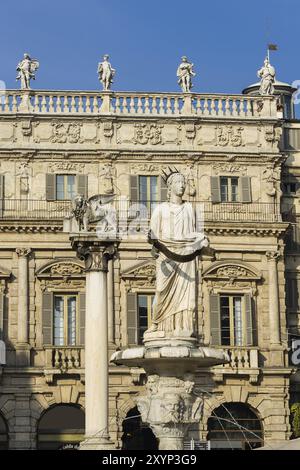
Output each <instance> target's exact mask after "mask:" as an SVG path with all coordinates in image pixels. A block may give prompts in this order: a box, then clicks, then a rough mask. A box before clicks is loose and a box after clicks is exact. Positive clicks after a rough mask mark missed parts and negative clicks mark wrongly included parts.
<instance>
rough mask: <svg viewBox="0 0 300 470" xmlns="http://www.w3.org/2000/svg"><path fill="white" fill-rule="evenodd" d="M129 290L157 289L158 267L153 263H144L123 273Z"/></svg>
mask: <svg viewBox="0 0 300 470" xmlns="http://www.w3.org/2000/svg"><path fill="white" fill-rule="evenodd" d="M122 279H124V280H125V282H126V286H127V288H128V290H132V289H138V288H140V287H146V288H149V289H151V288H152V289H153V288H155V279H156V267H155V264H154V263H152V262H144V263H143V264H141V265H139V266H135V267H134V268H132V269H129V270H126V271H124V272H123V273H122Z"/></svg>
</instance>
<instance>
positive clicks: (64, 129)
mask: <svg viewBox="0 0 300 470" xmlns="http://www.w3.org/2000/svg"><path fill="white" fill-rule="evenodd" d="M52 126H53V129H52V137H51V142H53V143H60V144H65V143H70V144H76V143H78V142H79V141H80V133H81V126H82V124H81V123H80V124H78V123H77V122H73V123H63V122H53V123H52Z"/></svg>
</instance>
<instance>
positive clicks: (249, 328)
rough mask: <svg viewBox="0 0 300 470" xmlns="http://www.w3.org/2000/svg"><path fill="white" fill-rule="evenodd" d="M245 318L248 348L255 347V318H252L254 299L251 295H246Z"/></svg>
mask: <svg viewBox="0 0 300 470" xmlns="http://www.w3.org/2000/svg"><path fill="white" fill-rule="evenodd" d="M244 299H245V316H246V346H252V345H253V318H252V297H251V295H250V294H245V295H244Z"/></svg>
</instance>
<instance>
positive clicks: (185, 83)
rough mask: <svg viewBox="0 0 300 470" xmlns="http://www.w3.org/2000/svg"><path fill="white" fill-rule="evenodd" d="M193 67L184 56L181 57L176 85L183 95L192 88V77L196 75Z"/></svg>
mask: <svg viewBox="0 0 300 470" xmlns="http://www.w3.org/2000/svg"><path fill="white" fill-rule="evenodd" d="M193 67H194V64H191V63H190V62H189V61H188V59H187V57H186V56H183V57H181V64H180V65H179V67H178V69H177V77H179V78H178V84H179V85H180V86H181V89H182V91H183V92H184V93H189V92H190V91H191V88H192V87H193V84H192V77H195V75H196V74H195V72H194V71H193Z"/></svg>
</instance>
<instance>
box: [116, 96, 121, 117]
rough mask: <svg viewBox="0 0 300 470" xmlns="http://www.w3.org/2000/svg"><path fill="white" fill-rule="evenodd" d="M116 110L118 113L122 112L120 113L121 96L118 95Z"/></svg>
mask: <svg viewBox="0 0 300 470" xmlns="http://www.w3.org/2000/svg"><path fill="white" fill-rule="evenodd" d="M114 112H115V113H116V114H120V113H121V106H120V98H119V96H117V97H116V104H115V109H114Z"/></svg>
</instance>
